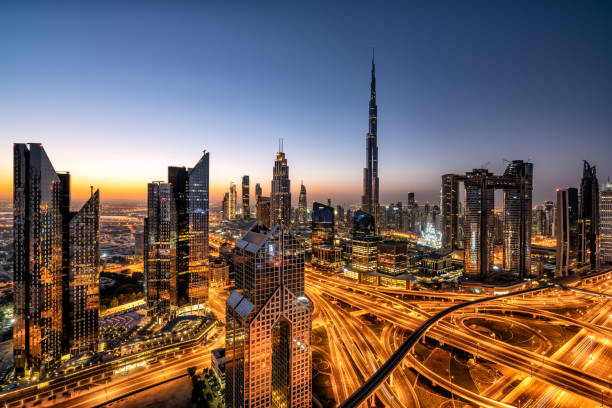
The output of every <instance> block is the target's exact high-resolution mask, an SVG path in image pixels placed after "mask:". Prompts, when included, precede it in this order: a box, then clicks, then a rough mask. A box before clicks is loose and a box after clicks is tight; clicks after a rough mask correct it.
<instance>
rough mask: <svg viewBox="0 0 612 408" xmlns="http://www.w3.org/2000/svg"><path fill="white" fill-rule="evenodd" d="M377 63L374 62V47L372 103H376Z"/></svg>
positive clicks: (371, 85)
mask: <svg viewBox="0 0 612 408" xmlns="http://www.w3.org/2000/svg"><path fill="white" fill-rule="evenodd" d="M375 71H376V64H374V48H372V82H371V83H370V104H372V101H374V103H376V72H375Z"/></svg>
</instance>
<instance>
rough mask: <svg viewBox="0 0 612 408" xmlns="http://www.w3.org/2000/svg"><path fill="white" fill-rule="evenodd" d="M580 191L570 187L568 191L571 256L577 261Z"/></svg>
mask: <svg viewBox="0 0 612 408" xmlns="http://www.w3.org/2000/svg"><path fill="white" fill-rule="evenodd" d="M578 197H579V196H578V189H577V188H574V187H569V188H568V189H567V203H568V216H569V228H570V237H569V240H570V241H569V245H570V256H571V257H572V258H573V259H574V260H575V259H576V257H577V254H578V247H579V245H578V218H579V212H580V207H579V199H578Z"/></svg>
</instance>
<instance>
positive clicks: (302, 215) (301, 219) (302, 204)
mask: <svg viewBox="0 0 612 408" xmlns="http://www.w3.org/2000/svg"><path fill="white" fill-rule="evenodd" d="M306 206H307V204H306V187H304V183H302V186H301V187H300V198H299V200H298V224H300V227H303V226H305V225H306V221H307V220H308V212H307V209H306Z"/></svg>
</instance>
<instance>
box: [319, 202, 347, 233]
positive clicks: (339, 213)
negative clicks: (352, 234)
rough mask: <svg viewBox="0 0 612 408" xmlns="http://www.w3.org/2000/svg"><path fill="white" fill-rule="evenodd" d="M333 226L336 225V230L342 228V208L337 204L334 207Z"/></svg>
mask: <svg viewBox="0 0 612 408" xmlns="http://www.w3.org/2000/svg"><path fill="white" fill-rule="evenodd" d="M313 212H314V209H313ZM335 224H336V228H339V227H343V226H344V208H343V207H342V206H341V205H339V204H338V205H337V206H336V213H335Z"/></svg>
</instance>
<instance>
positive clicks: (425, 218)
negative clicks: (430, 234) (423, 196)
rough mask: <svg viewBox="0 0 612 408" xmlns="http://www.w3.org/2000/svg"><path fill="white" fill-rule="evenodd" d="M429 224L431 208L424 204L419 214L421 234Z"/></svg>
mask: <svg viewBox="0 0 612 408" xmlns="http://www.w3.org/2000/svg"><path fill="white" fill-rule="evenodd" d="M429 224H431V206H430V205H429V203H425V205H424V206H423V213H422V214H421V233H423V232H425V231H426V230H427V225H429Z"/></svg>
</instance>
